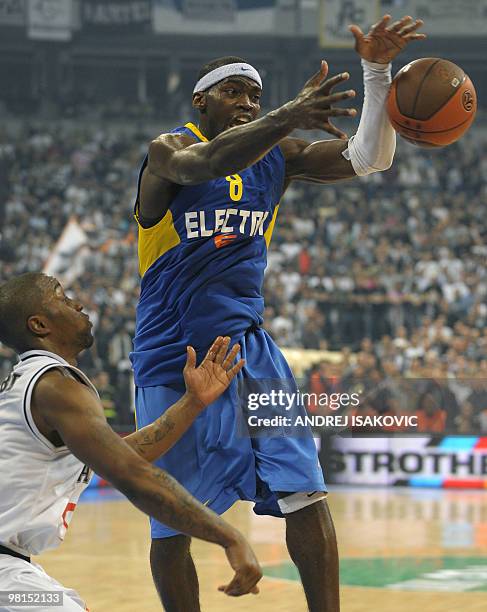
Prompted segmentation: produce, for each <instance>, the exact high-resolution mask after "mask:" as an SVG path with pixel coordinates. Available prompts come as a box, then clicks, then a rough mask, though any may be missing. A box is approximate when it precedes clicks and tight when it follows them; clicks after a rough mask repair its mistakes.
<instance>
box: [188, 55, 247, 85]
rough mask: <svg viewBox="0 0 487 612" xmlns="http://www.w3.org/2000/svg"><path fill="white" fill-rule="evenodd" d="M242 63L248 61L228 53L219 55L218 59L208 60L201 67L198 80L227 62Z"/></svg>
mask: <svg viewBox="0 0 487 612" xmlns="http://www.w3.org/2000/svg"><path fill="white" fill-rule="evenodd" d="M241 63H244V64H246V63H247V61H246V60H244V59H242V58H241V57H237V56H235V55H226V56H225V57H217V58H216V59H214V60H211V62H208V63H207V64H205V65H204V66H203V67H202V68H201V70H200V71H199V73H198V78H197V79H196V80H197V81H199V80H200V79H202V78H203V77H204V76H206V75H207V74H208V73H209V72H211V71H212V70H215V68H220V66H226V65H227V64H241Z"/></svg>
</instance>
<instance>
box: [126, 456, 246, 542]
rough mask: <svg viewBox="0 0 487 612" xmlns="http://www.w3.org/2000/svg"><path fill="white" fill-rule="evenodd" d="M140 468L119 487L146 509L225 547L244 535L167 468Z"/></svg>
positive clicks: (198, 536) (160, 518)
mask: <svg viewBox="0 0 487 612" xmlns="http://www.w3.org/2000/svg"><path fill="white" fill-rule="evenodd" d="M136 471H137V473H136V474H133V475H132V477H131V479H130V484H127V481H126V480H124V482H123V483H119V486H118V487H117V488H119V489H120V490H121V491H122V492H123V493H125V495H127V497H128V498H129V499H130V501H131V502H132V503H133V504H134V505H135V506H137V507H138V508H139V510H142V512H145V513H146V514H148V515H150V516H153V517H154V518H155V519H157V520H158V521H160V522H161V523H163V524H164V525H167V526H168V527H171V528H173V529H175V530H177V531H181V532H182V533H186V534H187V535H190V536H193V537H195V538H200V539H202V540H205V541H207V542H213V543H215V544H219V545H220V546H223V547H228V546H230V545H231V544H233V543H234V542H235V541H236V540H237V539H238V538H239V537H240V536H239V534H238V532H237V531H236V530H235V529H234V528H233V527H231V526H230V525H228V524H227V523H226V522H225V521H224V520H223V519H221V518H220V517H219V516H218V515H217V514H215V513H214V512H213V511H212V510H210V509H209V508H207V507H206V506H203V504H201V503H200V502H199V501H198V500H196V499H195V498H194V497H192V496H191V495H190V494H189V493H188V491H186V489H184V488H183V487H182V486H181V485H180V484H179V483H178V482H177V481H176V480H175V479H174V478H173V477H172V476H170V475H169V474H168V473H167V472H164V471H162V470H160V469H158V468H156V467H154V466H152V465H149V464H145V465H144V467H143V469H137V470H136Z"/></svg>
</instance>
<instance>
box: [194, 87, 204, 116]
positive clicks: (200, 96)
mask: <svg viewBox="0 0 487 612" xmlns="http://www.w3.org/2000/svg"><path fill="white" fill-rule="evenodd" d="M193 108H195V109H196V110H198V111H200V113H204V112H205V111H206V93H205V92H204V91H197V92H196V93H195V94H193Z"/></svg>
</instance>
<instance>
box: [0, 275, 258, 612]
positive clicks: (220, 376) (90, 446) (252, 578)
mask: <svg viewBox="0 0 487 612" xmlns="http://www.w3.org/2000/svg"><path fill="white" fill-rule="evenodd" d="M91 327H92V326H91V323H90V320H89V318H88V316H87V315H86V314H84V313H83V307H82V306H81V304H80V303H78V302H77V301H74V300H72V299H70V298H68V297H67V296H66V295H65V293H64V291H63V289H62V287H61V285H60V284H59V282H58V281H57V280H56V279H54V278H52V277H49V276H45V275H43V274H35V273H30V274H24V275H22V276H19V277H17V278H14V279H12V280H11V281H9V282H7V283H6V284H5V285H3V286H1V287H0V341H1V342H2V343H3V344H5V345H7V346H10V347H11V348H13V349H14V350H16V351H17V353H18V354H19V362H18V363H17V364H16V365H15V366H14V368H13V370H12V372H11V374H10V376H8V378H7V379H6V380H5V381H4V382H3V383H2V384H1V386H0V492H1V494H0V591H8V592H13V591H36V592H45V591H58V592H61V593H62V594H63V602H64V603H63V606H62V608H56V609H62V610H65V611H67V612H80V611H81V610H85V609H86V607H85V604H84V602H83V601H82V600H81V598H80V597H79V595H78V594H77V593H76V592H75V591H73V590H71V589H68V588H65V587H64V586H62V585H61V584H59V583H58V582H57V581H56V580H54V579H53V578H51V577H50V576H48V575H47V574H46V573H45V572H44V571H43V569H42V568H41V567H40V566H39V565H37V564H35V563H33V562H32V561H31V559H30V556H31V555H37V554H39V553H42V552H43V551H45V550H48V549H51V548H55V547H56V546H58V545H59V544H60V543H61V542H62V540H63V539H64V536H65V533H66V530H67V528H68V525H69V522H70V519H71V516H72V514H73V511H74V509H75V508H76V504H77V502H78V498H79V496H80V494H81V492H82V491H83V489H84V488H85V487H86V486H87V485H88V483H89V481H90V478H91V475H92V470H95V471H96V472H97V473H98V474H99V475H100V476H102V477H103V478H105V479H107V480H109V481H110V482H111V483H113V485H114V486H116V487H117V488H118V489H119V490H120V491H122V492H123V493H124V494H125V495H126V496H127V497H128V498H129V500H130V501H131V502H132V503H133V504H134V505H135V506H137V507H138V508H139V509H140V510H142V511H143V512H145V513H146V514H149V515H151V516H155V517H156V518H157V519H158V520H160V521H161V522H164V523H165V524H167V525H169V526H171V527H173V528H175V529H177V530H180V531H182V532H184V533H187V534H188V535H192V536H194V537H196V538H200V539H203V540H206V541H208V542H213V543H215V544H219V545H221V546H223V547H224V549H225V552H226V554H227V558H228V561H229V563H230V565H231V566H232V567H233V569H234V570H235V576H234V578H233V579H232V580H231V582H230V583H229V584H228V585H226V586H221V587H219V589H220V590H221V591H223V592H225V593H226V594H227V595H233V596H236V595H243V594H245V593H249V592H253V593H257V592H258V588H257V587H256V583H257V582H258V581H259V580H260V578H261V576H262V573H261V571H260V567H259V565H258V562H257V560H256V558H255V556H254V554H253V552H252V550H251V548H250V547H249V545H248V544H247V542H246V541H245V539H244V538H243V536H242V535H241V534H240V533H239V532H238V531H236V530H235V529H234V528H233V527H231V526H230V525H228V524H227V523H226V522H225V521H223V520H222V519H221V518H220V517H219V516H217V515H216V514H214V513H213V512H212V511H211V510H209V509H208V508H206V507H204V506H203V505H202V504H200V503H199V502H198V501H197V500H196V499H194V498H193V497H191V495H189V493H188V492H187V491H186V490H185V489H183V488H182V487H181V486H180V485H179V484H178V483H177V482H176V481H175V480H174V479H173V478H172V477H171V476H169V475H168V474H167V473H165V472H163V471H162V470H159V469H158V468H156V467H154V466H153V465H152V464H151V462H152V461H154V460H155V459H156V458H158V457H159V456H160V455H161V454H163V453H164V452H166V451H167V450H168V449H169V448H170V447H171V446H172V445H173V444H174V443H175V442H176V441H177V440H178V439H179V438H180V437H181V436H182V435H183V433H184V432H185V431H186V430H187V429H188V427H189V426H190V424H191V423H192V422H193V421H194V419H195V418H196V417H197V416H198V414H199V413H200V412H201V411H202V410H203V408H204V407H205V406H207V405H208V404H210V403H211V402H213V401H214V400H215V399H216V398H217V397H218V396H219V395H220V394H221V393H222V392H223V391H224V390H225V389H226V388H227V386H228V385H229V383H230V381H231V380H232V379H233V377H234V376H235V375H236V374H237V372H238V371H239V370H240V369H241V367H242V365H243V360H240V361H239V362H238V363H237V364H236V365H233V364H234V361H235V358H236V356H237V353H238V350H239V347H238V345H236V346H234V347H233V348H232V349H231V350H230V351H229V350H228V349H229V338H221V337H219V338H217V339H216V341H215V342H214V344H213V346H212V347H211V348H210V350H209V351H208V354H207V355H206V357H205V359H204V360H203V361H202V363H201V364H200V366H199V367H198V368H196V367H195V366H196V354H195V352H194V350H193V349H192V348H191V347H188V359H187V363H186V367H185V369H184V378H185V382H186V387H187V392H186V394H185V396H183V397H182V399H181V400H179V401H178V402H177V403H176V404H174V406H173V407H172V408H170V409H169V410H168V411H167V412H166V413H165V414H164V415H163V416H162V417H161V418H160V419H159V420H158V421H156V422H155V423H153V424H152V425H149V426H148V427H144V428H143V429H141V430H139V431H137V432H135V433H133V434H131V435H130V436H127V437H126V438H124V439H121V438H120V437H119V436H118V435H117V434H116V433H115V432H114V431H113V430H112V429H111V428H110V426H109V425H108V424H107V422H106V419H105V417H104V415H103V409H102V406H101V404H100V401H99V398H98V394H97V392H96V389H95V388H94V386H93V385H92V384H91V382H90V381H89V380H88V378H87V377H86V376H85V375H84V374H83V373H82V372H81V371H80V370H79V369H77V367H76V358H77V355H78V354H79V353H80V352H81V351H82V350H84V349H86V348H88V347H90V346H91V344H92V342H93V336H92V334H91ZM114 578H115V576H114ZM38 599H40V603H39V605H38V607H35V606H34V607H32V606H29V610H33V609H34V610H37V611H38V612H39V611H40V610H46V609H47V608H46V607H45V606H43V605H42V598H40V597H39V596H38ZM17 609H18V608H16V607H15V606H14V605H12V606H11V607H8V606H7V607H4V606H2V604H1V603H0V610H1V611H2V612H4V611H5V612H10V610H17Z"/></svg>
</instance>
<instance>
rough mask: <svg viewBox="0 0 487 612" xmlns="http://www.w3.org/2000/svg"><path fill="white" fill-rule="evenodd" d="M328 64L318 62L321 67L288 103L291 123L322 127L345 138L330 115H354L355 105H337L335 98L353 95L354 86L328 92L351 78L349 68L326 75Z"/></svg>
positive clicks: (347, 97)
mask: <svg viewBox="0 0 487 612" xmlns="http://www.w3.org/2000/svg"><path fill="white" fill-rule="evenodd" d="M327 76H328V64H327V63H326V62H325V61H322V62H321V67H320V69H319V70H318V72H317V73H316V74H314V75H313V76H312V77H311V78H310V79H309V80H308V81H307V82H306V84H305V86H304V87H303V89H302V90H301V91H300V92H299V94H298V95H297V96H296V98H294V100H292V101H291V102H289V103H288V105H287V106H288V108H289V109H290V111H291V113H292V114H293V125H294V127H296V128H299V129H302V130H315V129H319V130H325V132H328V133H329V134H333V136H336V137H337V138H343V139H346V138H347V135H346V134H345V133H344V132H342V131H341V130H339V129H338V128H337V127H335V126H334V125H333V124H332V123H331V121H330V118H331V117H353V116H354V115H356V114H357V111H356V110H355V109H354V108H336V107H334V106H332V105H333V104H334V103H335V102H344V101H346V100H348V99H350V98H353V97H354V96H355V92H354V91H353V90H348V91H340V92H338V93H331V92H332V91H333V89H334V88H335V87H336V86H337V85H339V84H340V83H343V82H344V81H347V80H348V79H349V78H350V75H349V74H348V72H342V73H341V74H338V75H336V76H334V77H331V78H329V79H328V78H327Z"/></svg>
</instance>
